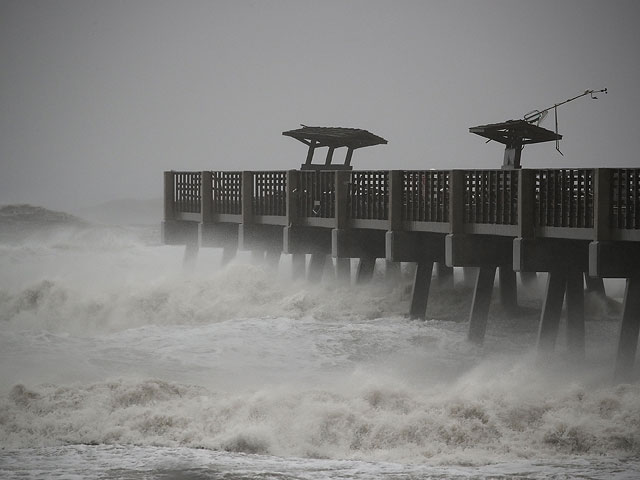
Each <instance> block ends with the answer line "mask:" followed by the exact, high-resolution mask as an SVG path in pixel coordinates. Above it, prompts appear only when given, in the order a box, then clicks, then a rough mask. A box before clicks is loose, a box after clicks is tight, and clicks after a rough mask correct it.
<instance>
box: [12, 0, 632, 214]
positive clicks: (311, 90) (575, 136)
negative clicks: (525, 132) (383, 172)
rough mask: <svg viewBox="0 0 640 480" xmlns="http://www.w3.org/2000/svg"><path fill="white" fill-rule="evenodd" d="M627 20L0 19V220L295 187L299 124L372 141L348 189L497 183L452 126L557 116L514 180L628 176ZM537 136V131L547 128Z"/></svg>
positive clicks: (533, 6)
mask: <svg viewBox="0 0 640 480" xmlns="http://www.w3.org/2000/svg"><path fill="white" fill-rule="evenodd" d="M638 20H640V3H638V2H635V1H620V0H618V1H607V2H605V1H561V2H558V1H536V2H524V1H504V0H502V1H499V0H484V1H475V2H469V1H429V2H414V1H399V2H385V1H361V0H357V1H349V2H337V1H327V2H311V1H303V2H298V1H295V2H294V1H284V0H283V1H269V2H253V1H241V2H235V1H234V2H231V1H216V2H209V1H184V2H170V1H149V0H136V1H130V2H85V1H80V0H59V1H29V0H27V1H24V0H21V1H15V0H0V62H1V64H2V65H3V68H2V70H1V72H0V106H1V109H2V115H1V118H0V121H1V124H0V158H1V159H2V174H1V175H0V204H11V203H30V204H36V205H43V206H46V207H47V208H53V209H63V210H69V209H77V208H79V207H81V206H93V205H99V204H101V203H104V202H107V201H110V200H115V199H120V198H132V199H147V198H158V197H160V196H161V195H162V171H164V170H171V169H175V170H182V169H184V170H206V169H208V170H218V169H220V170H224V169H247V170H271V169H288V168H298V167H299V165H300V163H302V161H303V160H304V156H305V153H306V152H305V149H304V146H303V145H301V144H300V143H299V142H296V141H294V140H292V139H290V138H287V137H283V136H282V135H281V133H282V132H283V131H285V130H290V129H293V128H297V127H298V125H299V124H301V123H303V124H306V125H319V126H345V127H357V128H364V129H367V130H369V131H371V132H373V133H375V134H377V135H380V136H382V137H384V138H385V139H387V140H388V141H389V144H388V145H382V146H378V147H373V148H368V149H363V150H362V151H358V152H356V154H355V155H354V160H353V164H354V166H355V168H359V169H386V168H407V169H420V168H469V167H477V168H492V167H496V168H497V167H499V166H500V164H501V161H502V152H503V148H502V146H501V145H499V144H496V143H490V144H487V145H485V144H484V141H483V139H482V138H480V137H477V136H475V135H471V134H469V133H468V128H469V127H471V126H475V125H479V124H484V123H492V122H499V121H503V120H507V119H516V118H521V117H522V116H523V115H524V114H525V113H527V112H528V111H530V110H532V109H534V108H537V109H541V108H545V107H548V106H551V105H553V104H554V103H556V102H561V101H563V100H566V99H567V98H569V97H572V96H575V95H577V94H579V93H581V92H583V91H584V90H586V89H600V88H603V87H607V88H608V89H609V94H608V95H606V96H604V95H602V96H601V98H600V99H599V100H597V101H592V100H589V99H588V98H584V99H580V100H578V101H576V102H575V103H572V104H570V105H567V106H564V107H561V108H560V110H559V131H560V133H561V134H562V135H564V140H563V142H562V143H561V149H562V151H563V153H564V157H561V156H560V155H559V154H557V153H556V152H555V149H554V146H553V144H546V145H538V146H532V147H528V148H527V149H526V150H525V152H524V153H523V164H524V166H525V167H532V168H533V167H555V166H558V167H560V166H567V167H592V166H603V167H613V166H627V167H629V166H638V165H640V160H639V159H638V157H637V153H636V152H635V145H634V143H635V142H633V139H634V138H635V135H636V134H635V128H636V125H635V119H636V118H635V117H636V114H637V112H638V111H640V91H639V90H638V85H640V66H639V65H638V62H637V61H636V58H637V47H638V46H639V45H640V30H639V29H638ZM543 126H545V127H547V128H550V129H553V128H554V127H553V116H552V115H551V116H550V117H549V118H548V119H547V120H546V122H545V123H544V124H543Z"/></svg>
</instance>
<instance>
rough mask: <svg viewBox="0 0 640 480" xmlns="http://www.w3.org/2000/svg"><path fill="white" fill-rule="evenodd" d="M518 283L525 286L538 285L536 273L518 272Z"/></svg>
mask: <svg viewBox="0 0 640 480" xmlns="http://www.w3.org/2000/svg"><path fill="white" fill-rule="evenodd" d="M520 283H522V285H524V286H525V287H527V288H531V287H535V286H537V285H538V274H537V273H536V272H520Z"/></svg>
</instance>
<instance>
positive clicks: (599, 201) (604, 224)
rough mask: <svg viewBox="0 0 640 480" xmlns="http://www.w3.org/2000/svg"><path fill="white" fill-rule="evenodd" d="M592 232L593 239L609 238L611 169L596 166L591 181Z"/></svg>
mask: <svg viewBox="0 0 640 480" xmlns="http://www.w3.org/2000/svg"><path fill="white" fill-rule="evenodd" d="M593 233H594V237H595V240H597V241H607V240H610V239H611V169H609V168H596V169H595V178H594V181H593Z"/></svg>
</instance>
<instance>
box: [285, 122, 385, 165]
mask: <svg viewBox="0 0 640 480" xmlns="http://www.w3.org/2000/svg"><path fill="white" fill-rule="evenodd" d="M282 134H283V135H285V136H287V137H291V138H295V139H296V140H299V141H301V142H302V143H304V144H305V145H307V146H308V147H309V152H308V153H307V160H306V162H305V163H303V164H302V167H301V168H302V169H303V170H351V168H352V167H351V158H352V156H353V151H354V150H356V149H358V148H362V147H371V146H373V145H382V144H386V143H387V141H386V140H385V139H384V138H382V137H379V136H377V135H374V134H373V133H371V132H368V131H367V130H362V129H360V128H344V127H308V126H306V125H302V128H298V129H296V130H289V131H286V132H282ZM320 147H328V148H329V151H328V153H327V157H326V159H325V162H324V164H314V163H312V160H313V154H314V152H315V149H316V148H320ZM342 147H346V148H347V154H346V157H345V161H344V164H342V165H340V164H338V165H336V164H333V163H332V161H333V151H334V150H335V149H336V148H342Z"/></svg>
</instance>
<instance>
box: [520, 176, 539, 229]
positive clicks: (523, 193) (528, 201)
mask: <svg viewBox="0 0 640 480" xmlns="http://www.w3.org/2000/svg"><path fill="white" fill-rule="evenodd" d="M534 235H535V170H525V169H523V170H519V171H518V237H520V238H533V237H534Z"/></svg>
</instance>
